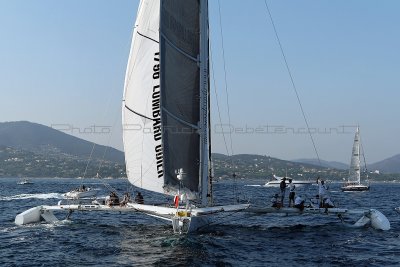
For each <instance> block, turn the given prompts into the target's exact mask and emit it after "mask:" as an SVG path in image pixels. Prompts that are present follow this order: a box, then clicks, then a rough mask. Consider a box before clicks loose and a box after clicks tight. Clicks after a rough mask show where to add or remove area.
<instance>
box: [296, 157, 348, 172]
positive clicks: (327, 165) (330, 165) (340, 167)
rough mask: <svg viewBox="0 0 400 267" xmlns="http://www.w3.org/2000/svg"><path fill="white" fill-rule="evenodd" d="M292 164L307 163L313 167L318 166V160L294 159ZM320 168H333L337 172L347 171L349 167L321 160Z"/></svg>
mask: <svg viewBox="0 0 400 267" xmlns="http://www.w3.org/2000/svg"><path fill="white" fill-rule="evenodd" d="M292 161H293V162H299V163H307V164H312V165H315V166H320V164H319V161H318V159H294V160H292ZM321 166H322V167H325V168H333V169H338V170H347V169H349V165H347V164H345V163H342V162H338V161H326V160H321Z"/></svg>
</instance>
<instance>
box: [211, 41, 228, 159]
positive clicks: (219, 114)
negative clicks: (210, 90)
mask: <svg viewBox="0 0 400 267" xmlns="http://www.w3.org/2000/svg"><path fill="white" fill-rule="evenodd" d="M210 47H211V46H210ZM210 56H211V57H210V62H211V73H212V79H213V83H214V93H215V99H216V104H217V109H218V117H219V123H220V125H221V129H222V119H221V111H220V108H219V101H218V93H217V84H216V81H215V74H214V62H213V58H212V52H211V48H210ZM222 137H223V139H224V144H225V149H226V154H227V155H228V156H229V149H228V144H227V142H226V138H225V132H224V130H223V129H222Z"/></svg>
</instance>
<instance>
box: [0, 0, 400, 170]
mask: <svg viewBox="0 0 400 267" xmlns="http://www.w3.org/2000/svg"><path fill="white" fill-rule="evenodd" d="M138 2H139V1H138V0H130V1H127V0H119V1H106V0H85V1H79V0H68V1H66V0H59V1H52V0H36V1H24V0H12V1H11V0H0V25H1V26H0V36H1V39H0V40H1V41H0V90H1V98H0V121H17V120H28V121H32V122H37V123H41V124H44V125H48V126H53V127H54V128H57V129H60V130H63V131H65V132H66V133H69V134H74V135H76V136H78V137H81V138H84V139H87V140H91V141H95V142H99V143H101V144H106V145H107V144H109V145H111V146H114V147H116V148H119V149H122V137H121V126H120V125H121V118H120V117H121V100H122V93H123V82H124V75H125V68H126V63H127V59H128V55H129V47H130V39H131V33H132V29H133V24H134V21H135V16H136V9H137V6H138ZM268 4H269V7H270V10H271V13H272V16H273V18H274V23H275V26H276V28H277V31H278V34H279V37H280V41H281V43H282V46H283V49H284V52H285V55H286V58H287V61H288V63H289V67H290V69H291V71H292V75H293V78H294V82H295V84H296V87H297V90H298V93H299V96H300V98H301V101H302V104H303V108H304V110H305V113H306V116H307V118H308V122H309V125H310V126H311V128H312V130H313V132H315V134H314V139H315V143H316V146H317V149H318V152H319V154H320V157H321V158H322V159H325V160H337V161H341V162H345V163H347V162H349V161H350V154H351V146H352V142H353V136H354V130H355V128H354V126H355V125H357V124H359V125H360V128H361V137H362V140H363V145H364V148H365V153H366V158H367V161H368V162H375V161H378V160H381V159H384V158H387V157H390V156H393V155H395V154H398V153H400V145H399V142H398V140H397V139H398V138H397V136H399V132H400V119H399V115H398V114H399V112H398V103H399V99H400V90H399V85H400V75H399V73H400V50H399V47H400V35H399V31H398V27H399V25H400V17H399V16H398V10H400V2H399V1H395V0H392V1H390V0H387V1H377V0H376V1H368V0H353V1H345V0H342V1H311V0H304V1H277V0H270V1H268ZM220 7H221V20H222V30H223V35H222V36H223V40H224V53H225V63H226V70H227V73H226V75H227V83H228V93H229V103H230V105H229V108H230V114H231V126H232V127H231V128H230V129H232V128H234V129H235V130H234V133H233V135H232V137H233V150H234V153H255V154H263V155H270V156H273V157H278V158H282V159H296V158H315V153H314V150H313V147H312V144H311V141H310V138H309V136H308V135H307V134H304V127H305V123H304V120H303V118H302V115H301V111H300V107H299V104H298V102H297V99H296V95H295V93H294V91H293V88H292V85H291V82H290V78H289V76H288V73H287V71H286V67H285V64H284V61H283V58H282V55H281V52H280V49H279V45H278V42H277V40H276V37H275V34H274V31H273V28H272V25H271V22H270V19H269V17H268V14H267V10H266V8H265V4H264V0H252V1H239V0H220ZM219 20H220V18H219V12H218V1H216V0H211V1H210V29H211V51H212V55H213V65H214V72H213V77H215V79H216V85H217V87H216V89H217V92H218V100H219V104H220V106H221V117H222V123H224V124H227V123H228V116H227V105H226V94H225V83H224V72H223V60H222V49H221V34H220V23H219ZM212 84H213V82H212ZM212 101H213V105H212V108H213V109H212V111H213V116H212V124H213V125H214V126H215V125H216V124H219V123H220V122H219V118H218V114H217V112H216V111H217V109H216V105H215V103H216V98H215V94H214V88H212ZM94 125H95V126H96V128H94V127H93V126H94ZM342 126H345V127H342ZM84 131H85V132H86V133H83V132H84ZM110 131H111V132H112V134H110ZM213 132H214V134H213V150H214V152H222V153H226V150H225V146H224V144H223V141H222V140H223V139H222V134H221V133H220V132H221V131H220V130H219V128H214V130H213Z"/></svg>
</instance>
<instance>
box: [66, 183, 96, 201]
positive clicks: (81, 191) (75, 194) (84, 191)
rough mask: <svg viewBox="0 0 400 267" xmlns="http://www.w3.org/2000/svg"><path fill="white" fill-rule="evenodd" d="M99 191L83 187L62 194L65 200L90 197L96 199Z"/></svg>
mask: <svg viewBox="0 0 400 267" xmlns="http://www.w3.org/2000/svg"><path fill="white" fill-rule="evenodd" d="M98 191H99V189H92V188H90V187H85V186H84V185H83V186H81V187H79V188H77V189H74V190H71V191H69V192H67V193H64V194H62V196H63V197H65V198H72V199H79V198H90V197H95V196H96V195H97V192H98Z"/></svg>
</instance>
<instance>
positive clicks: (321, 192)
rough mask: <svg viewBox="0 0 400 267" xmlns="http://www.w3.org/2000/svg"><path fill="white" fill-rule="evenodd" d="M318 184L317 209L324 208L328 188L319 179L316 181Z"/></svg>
mask: <svg viewBox="0 0 400 267" xmlns="http://www.w3.org/2000/svg"><path fill="white" fill-rule="evenodd" d="M317 183H318V195H319V207H320V208H323V207H324V202H325V199H326V198H327V197H328V187H327V186H326V185H325V182H324V180H321V179H320V178H319V177H318V179H317Z"/></svg>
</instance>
